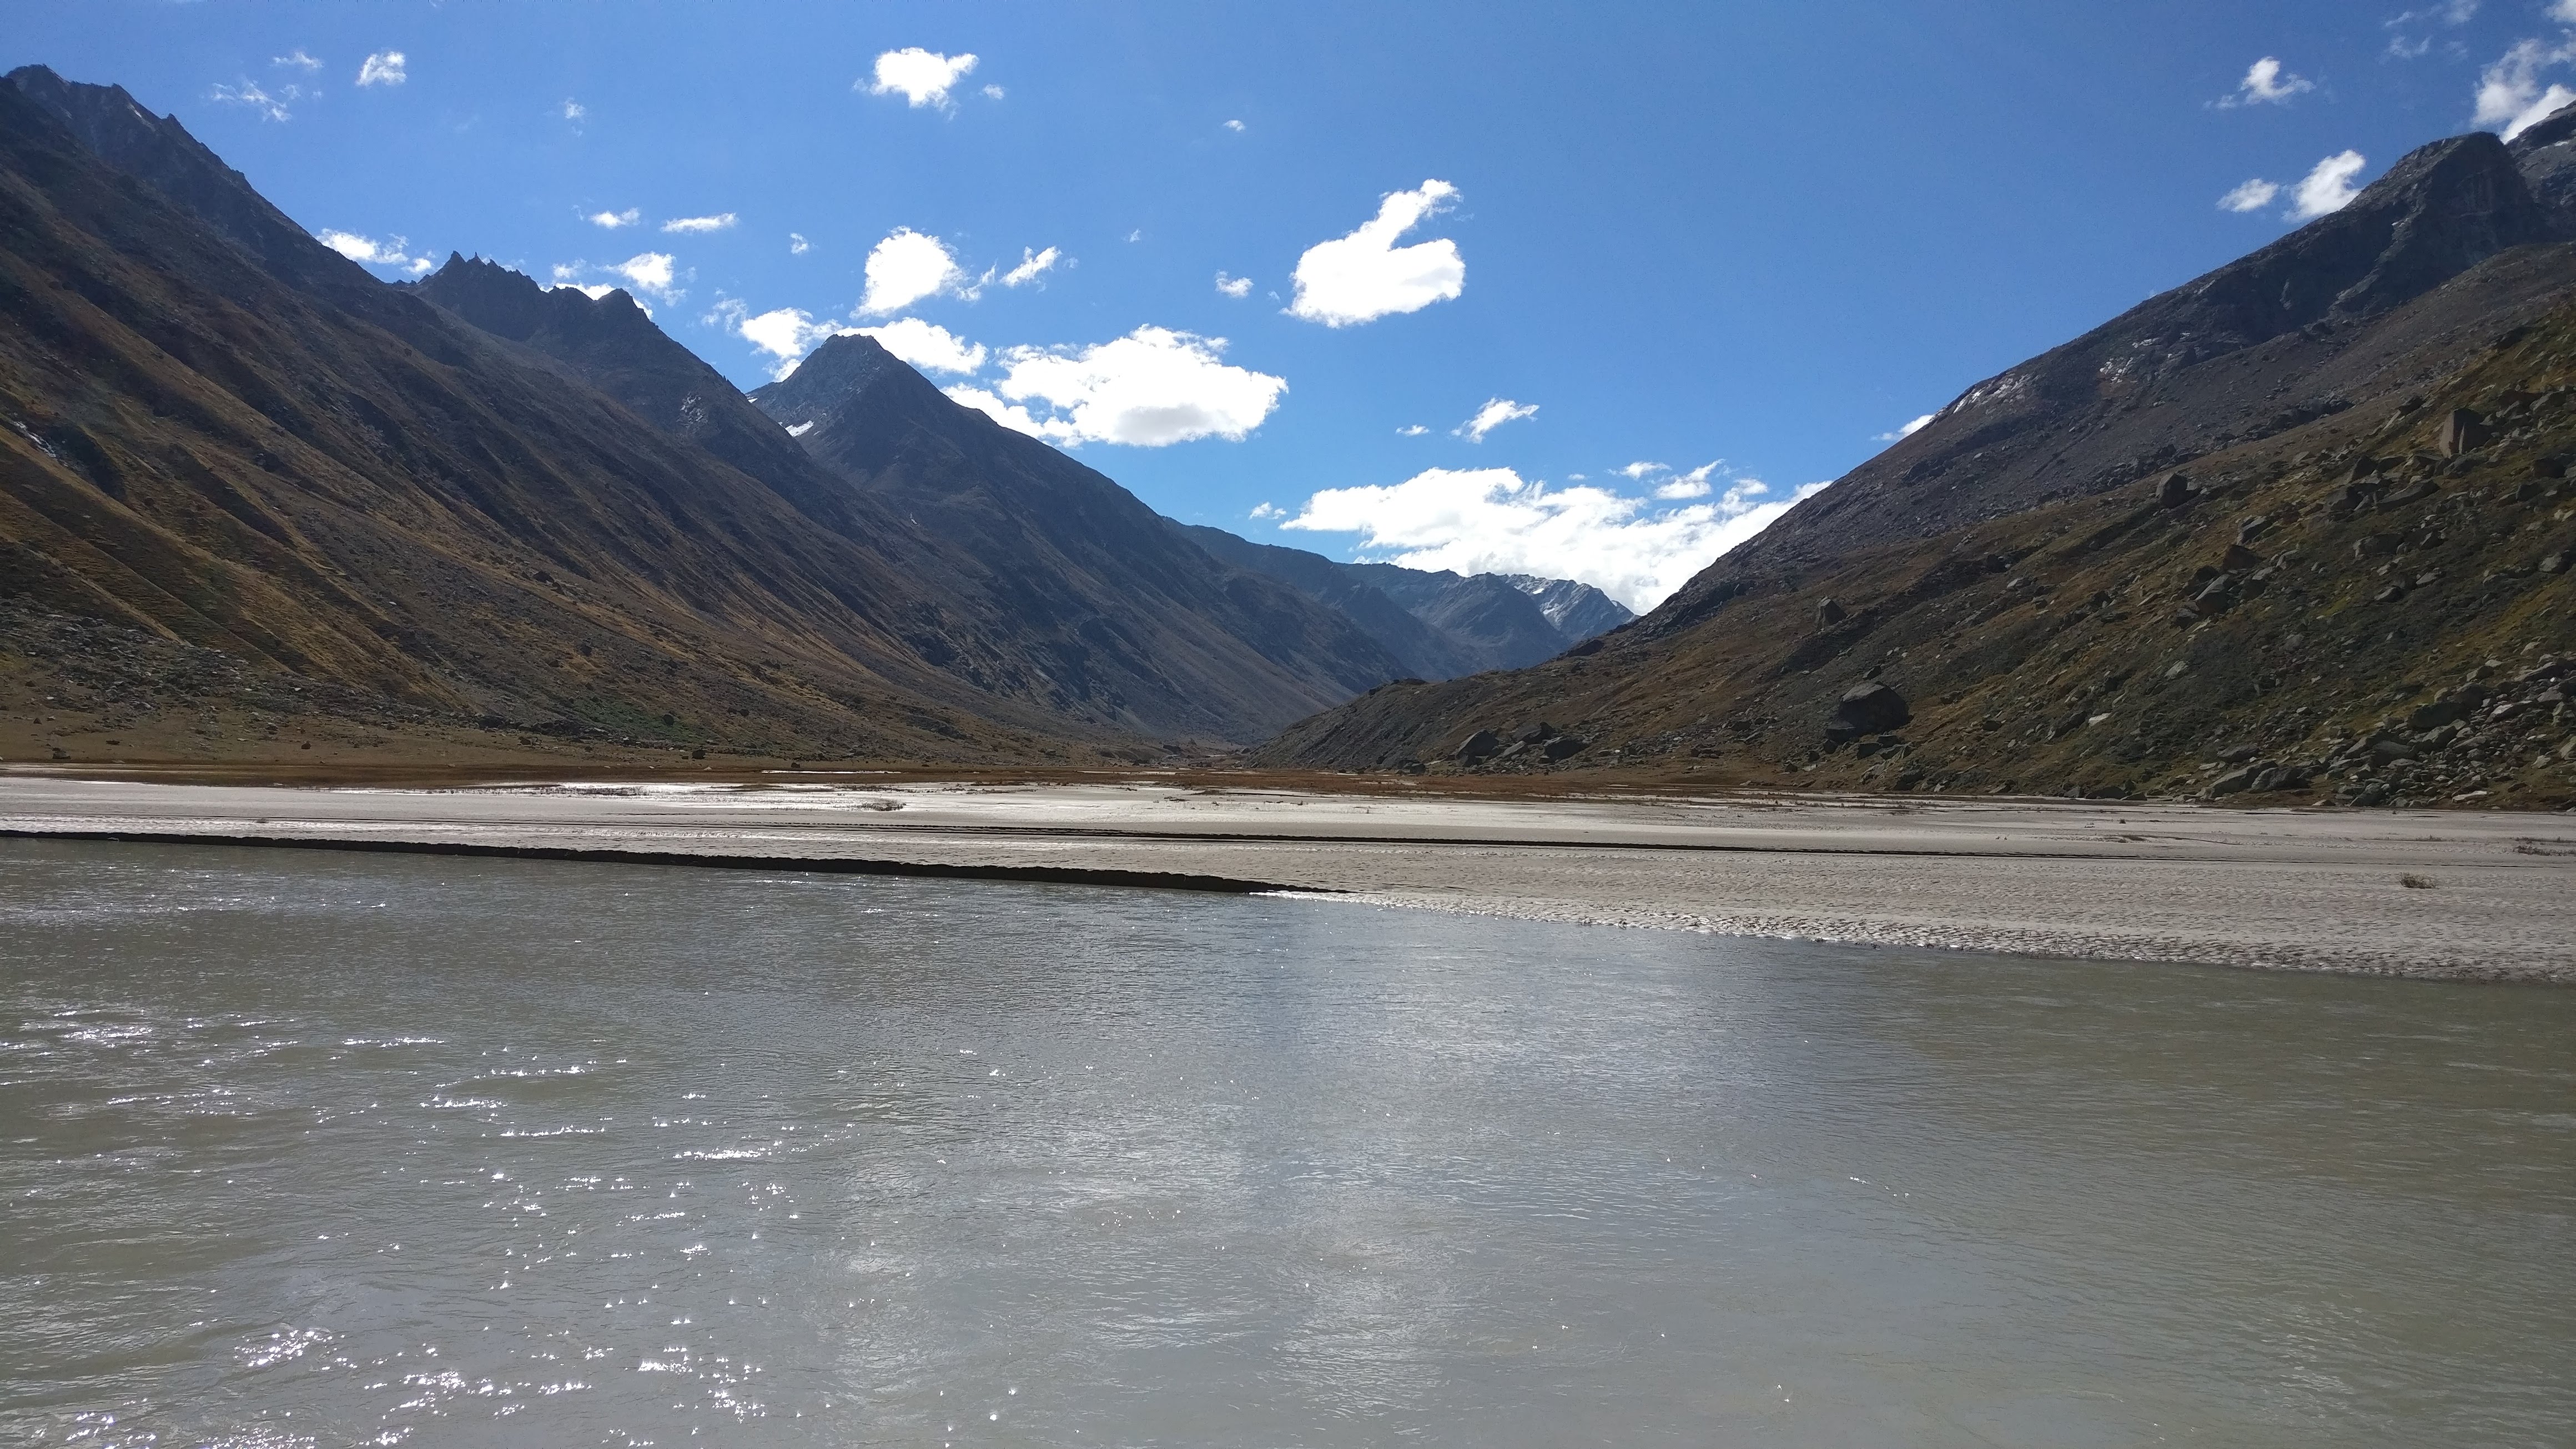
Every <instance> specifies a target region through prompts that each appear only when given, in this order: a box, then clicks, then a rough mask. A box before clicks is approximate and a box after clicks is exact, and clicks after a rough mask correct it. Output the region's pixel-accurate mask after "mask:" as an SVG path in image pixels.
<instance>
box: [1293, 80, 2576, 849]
mask: <svg viewBox="0 0 2576 1449" xmlns="http://www.w3.org/2000/svg"><path fill="white" fill-rule="evenodd" d="M2571 137H2576V113H2562V114H2561V116H2559V117H2558V118H2554V119H2553V120H2551V121H2549V122H2546V123H2544V125H2543V126H2541V127H2535V128H2534V129H2533V131H2531V132H2526V133H2525V134H2524V135H2523V136H2522V137H2519V138H2517V142H2516V144H2515V146H2513V147H2510V148H2509V147H2507V146H2505V145H2504V144H2503V143H2501V142H2499V141H2498V140H2497V139H2496V138H2495V137H2493V136H2489V135H2483V134H2481V135H2473V136H2466V137H2460V138H2457V139H2454V140H2450V141H2444V142H2439V143H2436V144H2434V145H2431V146H2427V147H2424V148H2422V149H2420V150H2418V151H2417V152H2415V153H2413V154H2412V155H2410V156H2408V157H2407V158H2406V159H2405V160H2403V161H2401V162H2400V163H2399V164H2398V166H2396V167H2395V168H2393V169H2392V170H2391V171H2390V172H2389V174H2388V175H2387V176H2385V177H2383V178H2381V179H2380V180H2379V181H2378V182H2377V183H2374V184H2373V185H2372V186H2371V187H2370V188H2368V189H2367V190H2365V191H2364V192H2363V193H2362V194H2361V195H2360V196H2359V197H2358V198H2356V199H2355V201H2354V202H2353V203H2352V204H2351V205H2350V206H2348V207H2347V208H2345V210H2344V211H2342V212H2338V213H2336V214H2334V215H2332V216H2329V217H2326V218H2323V219H2321V220H2319V221H2316V222H2313V223H2311V224H2309V225H2308V226H2306V227H2303V228H2301V229H2300V230H2298V231H2296V232H2294V233H2292V234H2291V235H2289V236H2287V237H2285V238H2283V239H2282V240H2281V241H2279V242H2277V243H2275V244H2273V245H2271V246H2269V247H2266V248H2264V249H2262V250H2260V251H2258V252H2255V253H2254V254H2252V255H2251V256H2249V257H2246V258H2244V259H2242V260H2240V261H2238V262H2235V263H2231V264H2229V265H2228V266H2225V267H2221V268H2219V269H2218V270H2216V271H2214V272H2212V273H2210V274H2209V275H2207V276H2204V277H2202V278H2199V279H2198V280H2196V281H2193V282H2191V283H2188V284H2186V285H2185V286H2182V287H2179V288H2176V289H2175V290H2173V291H2171V292H2168V293H2165V294H2163V295H2162V296H2159V297H2156V298H2152V299H2150V300H2149V301H2147V302H2145V303H2142V304H2141V305H2139V306H2138V307H2136V308H2133V309H2131V310H2130V311H2129V312H2127V313H2125V314H2123V315H2122V316H2121V317H2119V318H2116V319H2114V320H2113V321H2112V322H2110V323H2107V324H2105V325H2104V326H2103V327H2101V328H2098V329H2096V330H2095V331H2093V332H2091V333H2088V334H2086V335H2085V336H2084V337H2082V338H2079V339H2077V340H2076V341H2074V342H2071V343H2068V344H2066V345H2065V346H2063V347H2060V348H2056V349H2054V350H2052V351H2050V352H2047V353H2044V354H2042V355H2041V356H2040V357H2037V358H2034V359H2032V360H2031V361H2029V362H2026V363H2023V364H2022V365H2020V366H2018V367H2015V368H2013V369H2011V370H2009V371H2007V372H2005V373H2003V374H2002V375H2000V376H1999V377H1996V378H1993V379H1989V380H1988V381H1986V382H1983V383H1980V384H1978V385H1977V386H1975V387H1973V388H1970V389H1969V390H1968V391H1967V392H1966V393H1964V394H1962V395H1961V397H1960V398H1959V399H1958V400H1957V401H1955V402H1953V403H1952V404H1950V406H1949V407H1947V408H1945V409H1943V411H1942V412H1941V413H1940V414H1939V415H1938V416H1937V417H1936V419H1935V421H1934V422H1933V423H1931V424H1930V425H1928V426H1926V427H1925V428H1924V429H1922V430H1921V431H1919V432H1918V433H1916V434H1915V435H1914V436H1913V437H1912V438H1909V439H1907V440H1905V441H1903V442H1900V443H1898V444H1897V445H1895V446H1893V447H1891V448H1889V449H1888V450H1887V451H1886V452H1885V453H1883V454H1881V455H1879V456H1878V457H1876V458H1873V459H1871V460H1870V461H1869V462H1867V463H1864V464H1862V465H1861V466H1860V467H1859V468H1856V469H1854V470H1853V471H1852V472H1851V473H1850V474H1848V475H1846V476H1845V477H1844V478H1843V479H1841V480H1839V481H1837V482H1836V483H1835V484H1834V485H1833V486H1831V487H1830V488H1827V489H1825V490H1823V491H1822V492H1820V493H1819V494H1817V495H1816V496H1815V497H1813V498H1810V499H1809V500H1807V501H1806V502H1804V503H1802V504H1800V505H1799V506H1798V507H1797V508H1795V509H1793V510H1791V511H1790V512H1789V513H1788V514H1787V515H1785V516H1784V517H1783V518H1782V519H1781V520H1780V521H1779V522H1778V523H1775V524H1774V525H1773V526H1772V527H1771V529H1769V530H1767V531H1766V532H1765V533H1763V534H1762V535H1760V536H1758V537H1757V538H1755V539H1754V540H1753V541H1752V542H1750V543H1748V544H1747V545H1745V546H1744V547H1742V548H1739V549H1737V550H1736V551H1734V552H1733V553H1730V554H1728V555H1727V556H1726V557H1724V558H1721V559H1720V560H1718V561H1717V562H1716V563H1715V564H1713V565H1711V566H1710V567H1709V568H1708V569H1706V570H1704V571H1703V572H1702V573H1701V574H1700V575H1698V576H1697V577H1695V578H1694V579H1692V580H1691V581H1690V583H1689V584H1687V585H1686V586H1684V588H1682V589H1681V590H1680V591H1679V592H1677V593H1676V594H1675V595H1674V596H1673V598H1671V599H1670V600H1667V601H1666V602H1665V603H1664V604H1663V605H1661V606H1659V607H1658V608H1656V609H1655V610H1654V611H1652V612H1651V613H1649V614H1647V615H1646V616H1645V617H1643V618H1641V619H1639V620H1637V621H1636V622H1634V623H1632V624H1629V625H1627V626H1625V627H1622V628H1619V629H1615V630H1613V631H1611V632H1610V633H1608V634H1605V635H1603V636H1601V637H1600V638H1599V639H1597V640H1595V641H1591V642H1588V643H1586V644H1585V645H1582V646H1579V647H1578V648H1577V649H1576V650H1574V651H1572V652H1571V653H1570V654H1569V655H1568V656H1567V657H1564V658H1560V659H1556V660H1552V661H1550V662H1548V663H1546V664H1543V665H1540V666H1538V667H1536V668H1532V669H1527V670H1521V671H1517V672H1513V673H1508V674H1495V675H1485V676H1479V677H1477V678H1473V679H1463V680H1452V681H1449V682H1446V683H1440V684H1409V683H1400V684H1395V685H1389V686H1386V687H1383V688H1380V689H1378V690H1375V691H1373V692H1371V693H1370V694H1369V695H1367V696H1364V697H1363V698H1361V699H1359V700H1356V701H1354V702H1352V703H1351V704H1350V705H1347V706H1345V707H1343V708H1341V709H1339V710H1334V711H1329V712H1327V713H1325V714H1323V715H1320V716H1317V717H1316V718H1314V719H1311V720H1307V721H1303V722H1301V723H1300V724H1298V725H1297V726H1295V727H1294V728H1292V729H1290V730H1288V731H1286V732H1284V733H1283V734H1282V735H1281V736H1279V737H1278V738H1277V739H1275V740H1273V741H1271V742H1269V743H1268V744H1266V745H1264V746H1263V747H1262V748H1261V749H1260V750H1258V751H1256V752H1255V755H1254V758H1255V759H1256V761H1258V762H1260V763H1263V764H1269V765H1295V766H1314V767H1325V768H1336V769H1364V768H1390V767H1399V768H1415V769H1435V770H1441V771H1453V770H1454V771H1464V772H1470V773H1493V772H1505V773H1509V772H1516V771H1523V770H1532V769H1550V768H1576V769H1579V768H1586V767H1599V768H1616V769H1618V770H1620V771H1622V772H1623V773H1624V774H1627V775H1629V776H1632V777H1635V776H1643V777H1647V778H1668V779H1674V780H1684V779H1687V780H1693V781H1695V782H1705V783H1708V784H1728V783H1737V784H1770V785H1812V786H1823V787H1833V788H1862V789H1869V788H1881V789H1884V788H1897V789H1926V790H1942V791H1949V792H1977V793H1986V792H2036V793H2051V794H2082V795H2103V796H2141V795H2155V796H2175V795H2224V796H2229V797H2231V798H2247V799H2267V800H2269V799H2338V800H2344V801H2347V802H2350V803H2363V804H2367V803H2377V802H2380V801H2383V800H2409V801H2416V802H2434V801H2442V802H2448V801H2452V800H2454V799H2457V800H2458V801H2459V803H2463V804H2481V803H2483V804H2505V803H2514V804H2524V805H2550V804H2563V803H2565V802H2567V801H2568V800H2571V799H2576V776H2571V763H2570V762H2571V760H2576V738H2571V737H2570V735H2569V726H2570V724H2571V723H2572V722H2576V719H2572V718H2571V716H2570V714H2569V712H2568V707H2567V705H2566V703H2565V701H2564V697H2563V688H2564V686H2563V684H2562V683H2561V681H2562V679H2563V676H2564V673H2565V672H2566V671H2567V670H2568V669H2569V668H2570V667H2571V665H2576V597H2571V591H2572V590H2576V585H2571V583H2570V578H2569V562H2570V559H2571V556H2576V523H2572V522H2571V521H2576V507H2571V501H2572V500H2576V491H2572V490H2571V485H2570V484H2568V483H2567V482H2566V481H2565V478H2564V475H2565V474H2566V472H2567V470H2568V468H2569V467H2570V466H2571V460H2576V245H2571V244H2570V243H2568V242H2567V241H2565V240H2562V238H2565V237H2568V236H2570V235H2576V225H2571V224H2570V223H2571V218H2570V215H2569V212H2568V210H2567V208H2566V206H2565V205H2564V198H2565V197H2566V195H2567V192H2566V191H2563V190H2560V189H2556V188H2555V181H2556V178H2559V177H2561V176H2562V175H2564V174H2565V171H2564V169H2563V168H2564V167H2565V166H2566V165H2567V163H2568V161H2569V160H2570V159H2571V158H2570V157H2569V156H2568V155H2567V154H2565V153H2567V152H2569V151H2576V146H2571V145H2570V140H2571Z"/></svg>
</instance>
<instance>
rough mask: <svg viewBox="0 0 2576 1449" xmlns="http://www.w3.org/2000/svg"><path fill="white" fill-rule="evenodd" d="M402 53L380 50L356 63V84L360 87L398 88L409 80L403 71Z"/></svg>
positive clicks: (407, 73)
mask: <svg viewBox="0 0 2576 1449" xmlns="http://www.w3.org/2000/svg"><path fill="white" fill-rule="evenodd" d="M404 64H405V62H404V60H403V53H402V52H401V51H399V50H380V51H377V52H376V53H375V54H373V55H371V56H368V57H367V58H366V59H365V60H363V61H361V62H359V63H358V84H360V85H362V86H398V85H401V84H402V83H403V82H404V81H407V80H409V79H411V72H410V71H408V70H405V69H404V68H403V67H404Z"/></svg>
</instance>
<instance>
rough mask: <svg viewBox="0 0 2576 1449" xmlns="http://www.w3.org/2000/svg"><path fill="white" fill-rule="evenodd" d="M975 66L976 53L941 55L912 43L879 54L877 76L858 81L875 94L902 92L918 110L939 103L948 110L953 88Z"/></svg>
mask: <svg viewBox="0 0 2576 1449" xmlns="http://www.w3.org/2000/svg"><path fill="white" fill-rule="evenodd" d="M974 69H975V57H974V56H972V55H941V54H938V53H937V52H935V51H928V50H924V49H922V48H921V47H920V46H917V45H912V46H906V47H904V48H903V49H901V50H889V51H887V52H886V53H885V54H883V55H880V56H878V57H877V64H876V78H875V80H873V81H860V82H858V85H859V86H860V87H862V88H864V89H865V90H866V91H867V93H868V94H870V95H872V96H901V97H903V98H904V100H905V101H906V102H907V103H909V104H910V105H911V106H912V108H913V109H914V110H919V109H921V108H922V107H923V106H936V107H938V108H939V109H941V110H943V111H944V110H948V109H950V108H951V104H952V103H951V102H950V101H949V99H948V92H949V90H950V89H951V88H953V87H954V86H955V85H956V84H957V82H959V81H960V80H963V79H964V78H965V77H966V75H967V73H968V72H970V71H972V70H974ZM987 89H988V90H989V89H996V88H993V87H988V88H987Z"/></svg>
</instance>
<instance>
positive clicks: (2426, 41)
mask: <svg viewBox="0 0 2576 1449" xmlns="http://www.w3.org/2000/svg"><path fill="white" fill-rule="evenodd" d="M2566 3H2567V0H2559V5H2560V7H2561V8H2564V7H2565V6H2566ZM2477 13H2478V0H2443V3H2441V4H2437V5H2427V6H2425V7H2423V8H2422V9H2420V10H2409V11H2406V12H2405V13H2403V14H2401V15H2398V16H2397V17H2395V18H2394V19H2392V20H2390V21H2388V22H2387V28H2388V29H2390V30H2393V31H2397V32H2399V33H2398V34H2395V35H2392V36H2390V37H2389V38H2388V53H2389V54H2390V55H2393V56H2395V57H2397V58H2398V59H2400V60H2414V59H2416V58H2417V57H2419V56H2422V55H2424V54H2425V53H2426V52H2428V51H2430V50H2431V49H2432V48H2433V34H2432V31H2433V29H2434V28H2447V29H2456V28H2457V27H2459V26H2462V25H2466V24H2468V23H2469V21H2470V20H2471V19H2473V18H2475V17H2476V15H2477ZM2409 28H2415V29H2416V30H2417V33H2416V34H2414V35H2411V36H2410V35H2407V34H2405V33H2404V32H2405V31H2406V30H2408V29H2409ZM2446 48H2447V49H2449V50H2452V51H2458V50H2459V49H2460V44H2459V42H2458V41H2452V42H2449V44H2448V45H2447V47H2446Z"/></svg>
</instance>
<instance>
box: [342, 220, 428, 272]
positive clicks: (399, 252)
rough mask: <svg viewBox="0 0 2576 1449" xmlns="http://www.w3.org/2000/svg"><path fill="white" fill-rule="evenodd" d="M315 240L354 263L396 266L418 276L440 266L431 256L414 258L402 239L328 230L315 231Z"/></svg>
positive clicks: (409, 246)
mask: <svg viewBox="0 0 2576 1449" xmlns="http://www.w3.org/2000/svg"><path fill="white" fill-rule="evenodd" d="M313 239H314V240H316V241H318V242H320V243H322V245H324V246H326V247H329V248H330V249H331V250H333V251H335V252H338V253H339V254H340V255H342V256H344V257H347V258H348V259H349V260H351V261H353V262H363V263H365V264H366V265H368V266H371V267H394V268H397V269H399V270H401V271H406V272H409V273H411V274H412V275H413V276H415V277H417V276H419V275H420V274H422V273H423V272H426V271H429V270H430V269H432V268H434V267H436V266H437V265H438V263H436V262H433V261H431V260H430V259H429V258H427V257H415V256H412V255H410V254H409V253H410V248H411V243H410V242H409V241H408V240H406V239H404V238H402V237H395V238H393V239H392V240H391V241H382V242H380V241H377V240H375V239H374V238H372V237H363V236H360V235H358V234H357V233H356V232H353V231H331V230H327V229H326V230H323V231H317V232H315V233H314V234H313Z"/></svg>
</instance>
